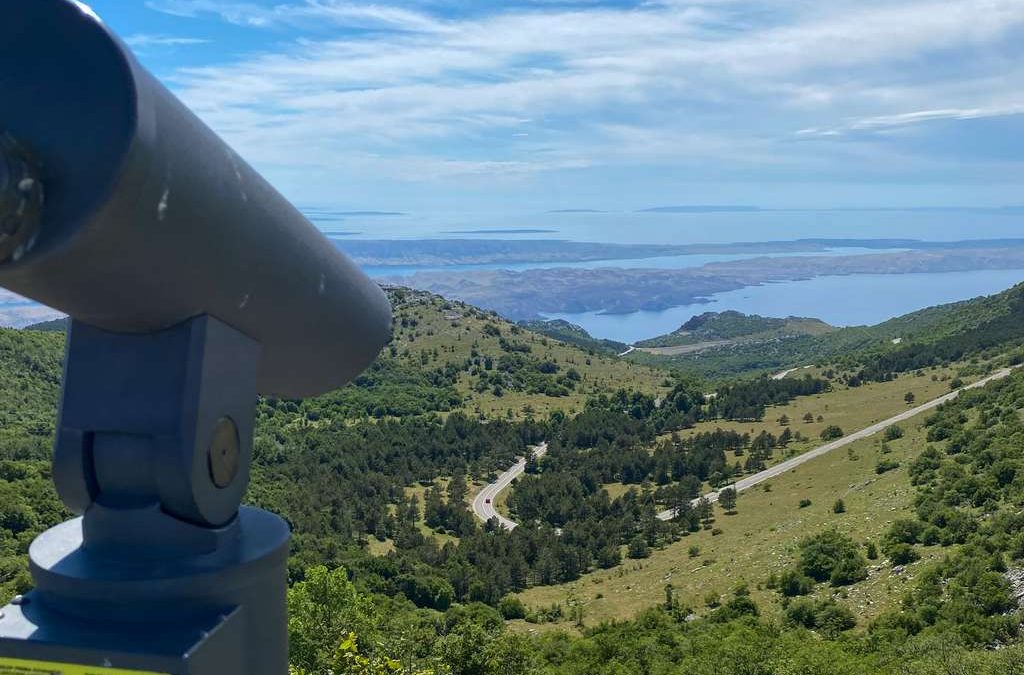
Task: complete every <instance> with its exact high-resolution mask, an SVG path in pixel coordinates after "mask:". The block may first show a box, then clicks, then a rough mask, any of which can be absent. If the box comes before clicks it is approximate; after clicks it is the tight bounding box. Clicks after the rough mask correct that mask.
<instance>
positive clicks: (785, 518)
mask: <svg viewBox="0 0 1024 675" xmlns="http://www.w3.org/2000/svg"><path fill="white" fill-rule="evenodd" d="M922 421H923V417H919V418H915V419H914V420H913V424H908V425H907V431H908V433H907V435H906V436H905V437H904V438H903V439H900V440H899V441H896V442H894V443H892V444H890V448H891V452H890V453H889V454H886V455H884V457H885V458H886V459H892V460H896V461H899V462H902V463H903V466H901V467H900V468H899V469H897V470H894V471H889V472H887V473H884V474H882V475H878V474H876V473H875V465H876V464H877V462H878V460H879V458H881V457H883V455H882V454H881V452H880V443H879V441H878V439H867V440H864V441H860V442H858V443H856V444H854V445H853V446H851V450H850V451H846V450H840V451H837V452H834V453H831V454H828V455H825V456H823V457H819V458H817V459H815V460H812V461H811V462H808V463H807V464H806V465H804V466H802V467H800V468H799V469H797V470H795V471H793V472H790V473H788V474H786V475H785V476H780V477H779V478H777V479H775V480H773V481H771V483H770V484H769V485H770V486H771V488H770V492H766V491H765V490H764V489H763V488H761V487H758V488H754V489H753V490H750V491H748V492H744V493H741V494H740V497H739V501H738V506H737V510H738V513H736V514H735V515H723V514H722V512H721V510H720V509H716V522H715V524H714V526H715V527H716V528H720V529H721V530H722V533H721V534H719V535H717V536H713V535H712V533H711V532H710V531H702V532H698V533H696V534H692V535H690V536H688V537H684V538H683V539H682V540H681V541H679V542H678V543H675V544H672V545H671V546H668V547H667V548H665V549H664V550H661V551H655V552H654V553H653V555H652V556H651V557H650V558H648V559H646V560H629V561H626V562H625V563H624V565H623V566H622V567H620V568H616V569H613V570H605V571H599V572H593V573H590V574H588V575H586V576H584V577H583V578H581V579H580V580H578V581H577V582H574V583H573V584H566V585H563V586H548V587H537V588H532V589H529V590H527V591H525V592H524V593H522V594H521V596H520V597H521V598H522V599H523V601H524V602H525V603H526V604H527V605H530V606H537V607H540V606H548V605H551V604H553V603H563V604H564V603H565V602H566V600H567V598H568V597H569V595H570V593H572V594H574V595H575V597H576V598H578V599H579V600H580V601H582V602H583V603H584V604H585V607H586V609H585V622H586V624H587V625H594V624H596V623H599V622H601V621H608V620H613V619H625V618H629V617H632V616H633V615H634V614H635V613H636V612H637V611H638V610H640V609H643V608H644V607H648V606H650V605H653V604H657V603H659V602H661V601H662V600H663V598H664V593H665V585H666V584H668V583H671V584H672V585H673V587H674V589H675V593H676V597H678V598H679V599H680V600H681V601H682V602H683V603H684V604H688V605H690V606H692V607H693V608H694V609H695V610H697V611H698V612H701V611H706V608H705V605H704V602H705V598H706V597H707V595H708V594H709V593H711V594H715V593H720V594H723V595H724V594H726V593H728V592H729V591H730V590H731V589H732V588H733V587H735V586H736V584H738V583H741V582H746V583H748V584H749V586H750V588H751V591H752V594H753V596H754V598H755V599H756V600H757V601H758V603H759V604H762V606H763V607H765V608H779V607H780V606H781V605H780V597H779V595H778V593H776V592H774V591H769V590H767V589H766V588H764V582H765V580H766V579H767V577H768V575H769V574H771V573H773V572H775V573H779V572H781V571H783V570H784V569H786V568H787V567H790V566H791V565H792V563H793V561H794V560H795V552H796V545H797V542H799V541H800V539H802V538H803V537H805V536H807V535H808V534H810V533H813V532H817V531H820V530H823V529H826V528H830V527H836V528H837V529H839V530H840V531H843V532H846V533H848V534H849V535H850V536H852V537H853V538H854V539H856V540H857V541H862V542H863V541H867V540H876V541H877V540H878V538H879V537H880V535H881V534H882V533H883V532H885V530H886V529H887V528H888V527H889V525H890V524H891V523H892V521H893V520H895V519H896V518H899V517H903V516H906V515H907V514H909V513H910V507H911V504H910V501H911V497H912V491H911V488H910V484H909V481H908V479H907V475H906V464H907V462H908V461H909V460H910V459H911V458H912V457H914V456H915V455H916V454H917V452H919V451H920V450H921V449H922V448H923V447H924V434H923V432H922V431H921V430H920V428H919V425H920V424H921V422H922ZM838 498H842V499H843V500H844V502H845V504H846V509H847V511H846V513H843V514H835V513H833V512H832V505H833V503H834V502H835V500H836V499H838ZM801 499H810V500H811V502H812V504H811V506H810V507H807V508H799V502H800V500H801ZM692 546H697V547H699V549H700V553H699V555H698V556H696V557H691V556H690V554H689V549H690V547H692ZM924 551H925V557H924V560H925V561H927V560H929V559H932V558H934V557H935V556H938V555H940V553H939V549H937V548H936V549H924ZM921 566H922V563H920V562H919V563H916V564H914V565H912V566H910V567H909V568H908V569H907V571H906V572H905V573H904V574H902V575H895V576H894V575H893V574H892V570H891V568H890V566H889V565H888V564H887V563H884V562H882V561H875V562H873V563H872V569H871V576H870V578H869V579H868V580H867V581H865V582H862V583H861V584H858V585H857V586H855V587H854V588H852V589H850V590H849V597H848V598H846V599H843V600H842V602H845V603H847V604H848V605H849V606H850V608H851V609H853V610H854V612H855V614H857V615H858V616H859V617H860V619H861V621H864V620H867V619H870V618H871V617H873V616H876V615H877V614H878V613H880V612H881V611H883V609H885V608H887V607H889V606H890V605H891V603H892V602H894V601H895V600H896V599H897V598H898V597H900V594H899V593H898V592H897V590H898V589H901V588H903V587H904V586H905V585H906V584H908V583H909V581H910V580H911V579H912V578H913V576H914V574H915V573H916V571H917V570H918V569H920V568H921ZM817 593H819V594H823V595H827V594H830V593H831V590H830V589H829V588H828V587H827V585H823V586H821V587H819V588H818V590H817ZM598 596H601V597H598ZM769 611H770V610H769Z"/></svg>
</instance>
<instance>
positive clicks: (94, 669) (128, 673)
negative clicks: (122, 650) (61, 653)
mask: <svg viewBox="0 0 1024 675" xmlns="http://www.w3.org/2000/svg"><path fill="white" fill-rule="evenodd" d="M0 675H168V674H167V673H153V672H149V671H143V670H124V669H123V668H101V667H100V666H80V665H77V664H74V663H51V662H49V661H23V660H21V659H8V658H4V657H2V656H0Z"/></svg>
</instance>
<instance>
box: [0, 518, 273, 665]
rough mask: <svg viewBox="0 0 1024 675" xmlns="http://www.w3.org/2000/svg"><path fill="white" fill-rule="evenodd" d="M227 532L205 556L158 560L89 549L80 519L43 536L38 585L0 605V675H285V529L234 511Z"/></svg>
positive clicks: (37, 552) (35, 562)
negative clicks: (223, 540)
mask: <svg viewBox="0 0 1024 675" xmlns="http://www.w3.org/2000/svg"><path fill="white" fill-rule="evenodd" d="M225 530H226V535H227V536H226V539H228V543H227V544H226V545H225V546H223V547H220V548H218V549H217V550H216V551H215V552H213V553H209V554H204V555H194V556H187V557H182V558H173V557H163V558H159V559H156V558H153V557H152V556H147V555H145V554H144V552H141V551H140V554H141V555H140V556H138V557H137V558H134V559H133V558H131V557H127V558H126V557H125V556H124V555H123V552H122V554H121V555H119V556H118V557H117V558H116V559H112V558H110V557H107V556H104V555H102V554H101V553H97V552H95V551H90V550H89V549H88V548H87V547H86V546H85V545H83V540H82V519H81V518H78V519H75V520H72V521H68V522H66V523H63V524H61V525H58V526H57V527H55V528H53V529H51V530H48V531H47V532H44V533H43V534H42V535H40V537H39V538H38V539H37V540H36V541H35V542H33V544H32V547H31V549H30V552H29V555H30V558H31V564H32V574H33V578H34V580H35V582H36V585H37V586H36V589H35V590H34V591H32V592H31V593H29V594H27V595H25V596H24V597H23V598H19V599H16V600H15V602H13V603H12V604H10V605H8V606H7V607H4V608H3V609H0V617H2V618H0V675H6V673H18V674H19V675H21V674H22V673H26V674H34V673H37V672H38V673H40V674H44V673H45V674H46V675H49V674H50V673H54V672H56V673H66V674H67V675H104V674H105V673H109V675H150V674H159V675H214V674H216V675H283V674H284V673H286V672H287V670H288V640H287V634H286V633H285V632H284V626H286V625H287V618H286V617H287V604H286V603H287V596H286V593H287V569H286V566H287V555H288V540H289V531H288V526H287V525H286V524H285V523H284V521H282V520H281V519H280V518H278V517H277V516H275V515H273V514H270V513H268V512H266V511H261V510H258V509H251V508H245V507H243V508H242V509H241V510H240V512H239V516H238V518H237V520H236V521H235V522H233V523H231V524H229V525H228V526H226V528H225ZM278 633H281V634H278ZM26 664H27V665H26ZM5 668H7V669H6V670H5ZM19 668H21V669H19ZM58 668H59V669H58Z"/></svg>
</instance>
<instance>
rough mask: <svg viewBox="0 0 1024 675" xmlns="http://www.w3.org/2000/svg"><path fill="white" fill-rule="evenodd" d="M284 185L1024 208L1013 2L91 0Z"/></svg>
mask: <svg viewBox="0 0 1024 675" xmlns="http://www.w3.org/2000/svg"><path fill="white" fill-rule="evenodd" d="M90 5H91V6H92V7H93V8H94V10H95V11H96V12H97V13H98V14H99V15H100V16H101V17H102V18H103V20H104V21H105V22H106V23H108V24H109V25H110V26H112V27H113V28H114V29H115V30H116V31H117V32H118V33H120V34H121V35H122V36H123V37H124V38H125V39H126V41H127V42H128V44H129V45H131V46H132V48H133V49H134V50H135V51H136V53H137V55H138V57H139V58H140V59H141V61H142V62H143V63H144V64H146V65H147V66H148V67H149V68H150V69H151V70H153V71H154V72H155V73H156V74H157V75H158V76H159V77H160V78H161V79H162V80H163V81H164V82H165V83H166V84H167V85H168V86H169V87H170V88H171V89H172V90H173V91H175V92H176V93H177V94H178V95H179V96H180V97H181V98H182V99H183V100H184V101H185V102H186V103H187V104H188V105H189V106H190V107H192V108H193V109H194V110H195V111H196V112H197V113H198V114H199V115H200V117H202V118H203V119H204V120H205V121H206V122H207V123H208V124H210V125H211V126H212V127H213V128H214V129H215V130H216V131H218V132H219V133H220V134H222V135H223V136H224V137H225V138H226V139H227V140H228V141H229V142H230V143H231V144H232V145H233V146H234V147H235V148H236V150H237V151H238V152H239V153H240V154H241V155H242V156H243V157H245V158H246V159H248V160H249V161H250V162H251V163H252V164H253V165H254V166H256V168H257V169H259V170H260V171H262V172H263V173H264V174H265V175H266V176H267V177H268V178H269V179H270V180H271V182H273V183H274V184H275V185H276V186H277V187H278V188H279V189H281V190H282V191H283V192H284V193H285V194H286V195H287V196H289V197H290V198H292V199H294V200H296V201H298V202H300V203H301V204H304V205H313V204H316V205H324V206H333V207H338V208H342V209H380V210H403V211H413V212H431V211H433V212H440V211H445V212H447V211H474V212H502V211H505V210H508V211H520V212H528V211H532V210H536V211H542V210H547V209H562V208H595V209H611V210H628V209H634V208H644V207H650V206H658V205H667V204H688V203H699V204H708V203H725V204H729V203H737V204H758V205H761V206H768V207H772V206H796V207H804V206H809V207H814V206H826V207H827V206H858V205H872V206H875V205H878V206H904V205H972V206H1000V205H1006V204H1022V203H1024V188H1022V185H1024V159H1022V158H1024V2H1022V1H1021V0H941V1H936V0H915V1H906V2H904V1H901V0H824V1H823V0H773V1H770V2H747V1H744V0H736V1H733V0H696V1H693V2H687V1H679V0H660V1H659V0H651V1H644V2H597V1H588V0H577V1H575V2H573V1H565V2H560V1H558V0H527V1H522V0H520V1H519V2H494V1H493V0H452V1H445V0H420V1H411V2H409V1H407V2H398V1H395V2H388V0H378V1H375V2H354V1H342V0H274V1H268V0H244V1H240V2H234V1H233V0H149V1H143V0H93V1H92V2H90Z"/></svg>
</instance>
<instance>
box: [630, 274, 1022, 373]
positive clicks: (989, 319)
mask: <svg viewBox="0 0 1024 675" xmlns="http://www.w3.org/2000/svg"><path fill="white" fill-rule="evenodd" d="M1022 344H1024V284H1019V285H1017V286H1014V287H1013V288H1010V289H1008V290H1006V291H1003V292H1002V293H997V294H995V295H991V296H985V297H980V298H975V299H972V300H966V301H963V302H957V303H952V304H947V305H940V306H937V307H930V308H927V309H923V310H920V311H917V312H913V313H911V314H907V315H905V316H900V317H896V318H894V319H890V320H889V321H885V322H883V323H880V324H878V325H875V326H857V327H851V328H839V329H836V330H832V331H829V332H826V333H824V334H819V335H799V336H795V337H789V338H785V339H783V338H781V337H773V338H769V339H766V340H760V341H757V342H754V343H743V342H734V343H730V344H725V345H717V346H713V347H712V348H709V349H706V350H703V351H701V352H700V353H686V354H675V355H671V356H666V355H655V354H648V353H642V352H641V353H636V352H634V353H633V354H631V355H630V357H629V358H630V359H631V360H634V361H637V362H640V363H646V364H649V365H655V366H662V367H672V368H679V369H681V370H683V371H686V372H690V373H693V374H698V375H701V376H704V377H709V378H712V379H723V378H724V379H727V378H730V377H735V376H738V375H746V374H753V373H759V372H766V371H769V372H774V371H777V370H782V369H786V368H792V367H797V366H802V365H807V364H814V363H817V364H825V363H835V364H836V365H837V366H838V367H841V368H844V369H848V370H852V371H856V372H859V371H861V370H863V371H864V372H863V376H864V377H866V378H868V379H879V378H885V377H887V376H891V375H892V374H893V373H898V372H907V371H908V370H913V369H915V368H920V367H922V366H927V365H932V364H937V363H948V362H950V361H955V360H959V359H961V358H964V357H967V356H971V355H975V354H983V353H985V352H986V351H988V350H992V349H996V350H1004V351H1005V350H1007V349H1009V348H1011V347H1014V346H1019V345H1022Z"/></svg>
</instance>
